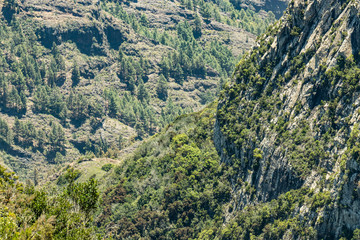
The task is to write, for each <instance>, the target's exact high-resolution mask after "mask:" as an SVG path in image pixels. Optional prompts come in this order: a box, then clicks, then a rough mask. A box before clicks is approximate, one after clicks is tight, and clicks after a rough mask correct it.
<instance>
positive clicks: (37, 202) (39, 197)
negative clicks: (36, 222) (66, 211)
mask: <svg viewBox="0 0 360 240" xmlns="http://www.w3.org/2000/svg"><path fill="white" fill-rule="evenodd" d="M46 207H47V199H46V193H45V192H38V191H36V192H35V197H34V199H33V200H32V201H31V203H30V208H31V210H32V211H33V212H34V214H35V218H39V217H40V215H41V214H42V213H43V212H45V211H46Z"/></svg>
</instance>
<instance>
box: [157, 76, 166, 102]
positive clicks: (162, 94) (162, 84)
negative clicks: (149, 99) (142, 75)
mask: <svg viewBox="0 0 360 240" xmlns="http://www.w3.org/2000/svg"><path fill="white" fill-rule="evenodd" d="M156 93H157V95H158V97H159V98H160V99H162V100H164V101H165V100H166V99H167V97H168V86H167V81H166V78H165V77H164V76H163V75H160V78H159V80H158V83H157V86H156Z"/></svg>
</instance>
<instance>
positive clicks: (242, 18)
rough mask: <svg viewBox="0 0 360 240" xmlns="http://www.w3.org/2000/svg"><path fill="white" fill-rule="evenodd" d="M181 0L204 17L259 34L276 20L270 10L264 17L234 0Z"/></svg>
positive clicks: (184, 4)
mask: <svg viewBox="0 0 360 240" xmlns="http://www.w3.org/2000/svg"><path fill="white" fill-rule="evenodd" d="M180 2H181V4H182V5H183V6H185V7H186V8H187V9H189V10H194V11H199V12H200V14H201V16H202V17H203V18H204V19H207V20H209V19H215V20H216V21H218V22H222V23H225V24H228V25H231V26H236V27H239V28H242V29H245V30H246V31H248V32H251V33H254V34H257V35H259V34H261V33H264V32H265V31H266V27H267V26H268V25H269V24H271V23H273V22H275V15H274V14H273V13H272V12H268V14H267V17H266V18H263V17H262V16H260V15H259V14H257V13H256V12H254V11H252V10H250V9H243V8H238V7H237V6H240V4H237V3H235V1H233V0H230V1H229V0H211V1H206V0H180ZM241 4H242V2H241Z"/></svg>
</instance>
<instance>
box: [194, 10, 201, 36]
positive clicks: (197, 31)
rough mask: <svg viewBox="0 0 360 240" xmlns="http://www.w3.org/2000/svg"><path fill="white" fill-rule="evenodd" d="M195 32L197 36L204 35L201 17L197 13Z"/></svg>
mask: <svg viewBox="0 0 360 240" xmlns="http://www.w3.org/2000/svg"><path fill="white" fill-rule="evenodd" d="M193 33H194V37H195V38H199V37H201V35H202V29H201V19H200V17H199V16H198V15H197V14H196V16H195V21H194V28H193Z"/></svg>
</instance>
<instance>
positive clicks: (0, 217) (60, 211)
mask: <svg viewBox="0 0 360 240" xmlns="http://www.w3.org/2000/svg"><path fill="white" fill-rule="evenodd" d="M74 176H75V175H74V170H73V169H68V171H67V174H66V177H65V178H66V181H67V183H66V184H67V186H66V188H64V189H63V190H62V191H60V192H58V190H57V189H35V188H34V186H33V185H32V184H31V183H27V184H22V183H19V182H17V177H16V176H15V175H14V173H13V172H9V171H8V170H7V169H5V168H3V167H2V166H0V209H1V210H0V238H1V239H4V240H16V239H74V240H75V239H79V240H80V239H100V237H99V236H97V234H96V233H95V231H94V227H93V224H92V214H93V212H94V209H95V208H96V207H97V205H98V198H99V192H98V190H97V182H96V180H94V179H90V180H88V181H87V182H85V183H74V180H75V179H74Z"/></svg>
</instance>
